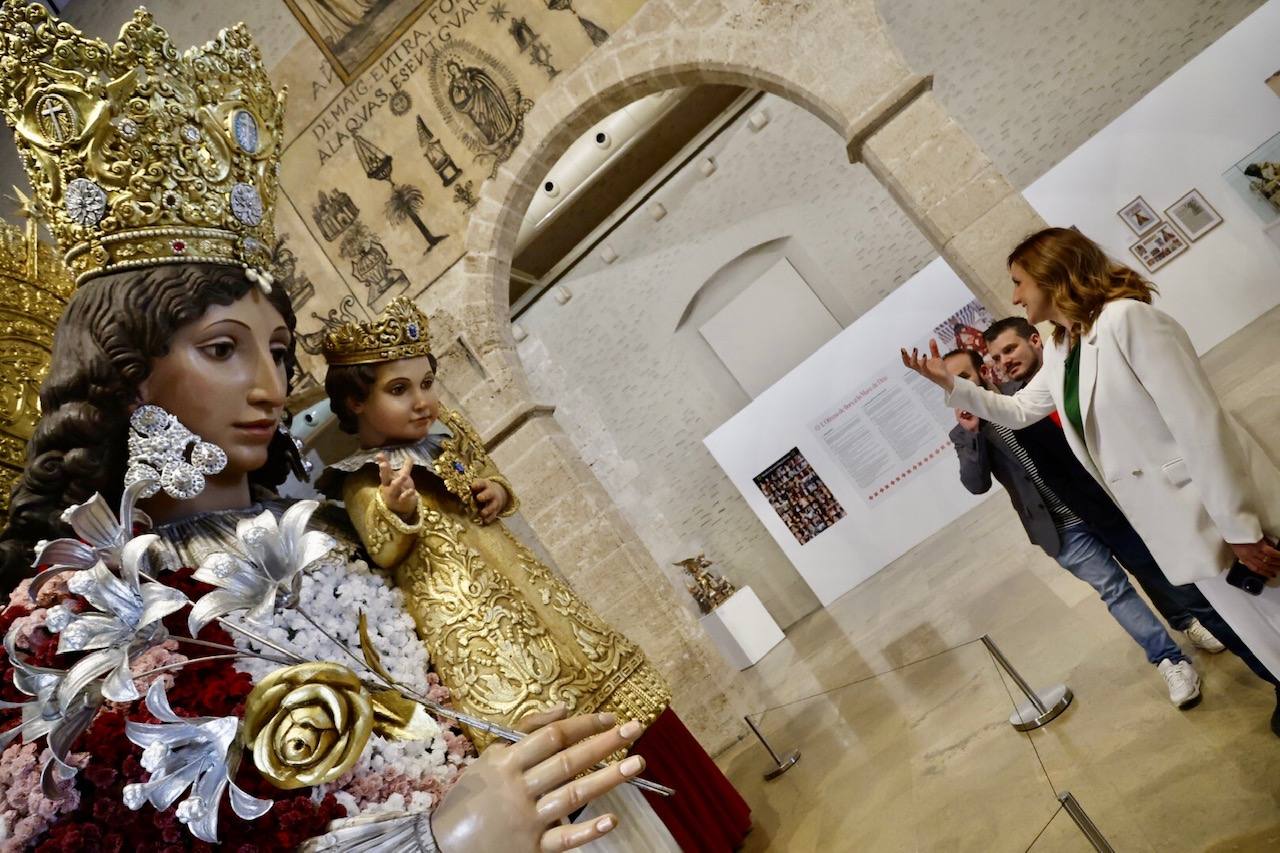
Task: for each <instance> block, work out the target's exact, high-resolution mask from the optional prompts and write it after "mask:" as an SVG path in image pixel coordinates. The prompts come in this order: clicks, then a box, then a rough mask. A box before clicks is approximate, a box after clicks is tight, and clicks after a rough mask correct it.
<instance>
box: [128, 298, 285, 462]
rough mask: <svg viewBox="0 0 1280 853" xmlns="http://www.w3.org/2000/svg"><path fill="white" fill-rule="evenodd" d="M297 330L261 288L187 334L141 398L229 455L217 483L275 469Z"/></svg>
mask: <svg viewBox="0 0 1280 853" xmlns="http://www.w3.org/2000/svg"><path fill="white" fill-rule="evenodd" d="M288 353H289V328H288V326H286V325H285V321H284V317H282V316H280V312H279V311H277V310H276V309H275V308H274V307H273V306H272V305H271V303H270V302H268V301H267V299H266V297H264V296H263V295H262V293H261V292H259V290H258V289H257V288H256V287H255V288H253V289H251V290H250V291H249V292H248V293H246V294H245V295H244V296H242V297H240V299H238V300H236V301H235V302H234V303H232V304H231V305H214V306H212V307H210V308H209V309H208V310H207V311H205V313H204V315H203V316H201V317H200V318H199V319H197V320H195V321H193V322H191V323H188V324H187V325H185V326H183V327H182V328H180V329H179V330H178V332H177V334H175V335H174V338H173V342H172V343H171V345H170V347H169V352H168V353H167V354H165V355H164V356H162V357H160V358H157V359H156V360H155V361H154V362H153V363H152V365H151V374H150V375H149V376H148V377H147V378H146V379H145V380H144V381H143V383H142V385H141V387H140V389H139V392H140V396H141V398H142V399H141V402H143V403H153V404H155V405H157V406H160V407H161V408H163V409H166V410H167V411H169V412H171V413H172V414H174V415H175V416H177V418H178V420H180V421H182V423H183V424H184V425H186V427H187V429H189V430H191V431H192V432H194V433H195V434H197V435H199V436H200V437H201V438H203V439H204V440H205V441H209V442H212V443H214V444H216V445H218V446H219V447H221V448H222V449H223V450H225V451H226V453H227V467H226V468H225V469H224V470H223V472H222V473H221V474H218V475H215V479H217V478H227V479H228V480H231V479H238V478H241V477H243V476H245V475H246V474H248V473H250V472H252V471H256V470H258V469H259V468H261V467H262V466H263V465H265V464H266V463H267V446H268V445H269V444H270V443H271V438H272V436H274V435H275V432H276V427H277V425H278V424H279V422H280V416H281V414H282V413H283V411H284V402H285V393H286V388H287V385H286V376H285V369H286V362H287V360H288Z"/></svg>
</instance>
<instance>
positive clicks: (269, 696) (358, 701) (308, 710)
mask: <svg viewBox="0 0 1280 853" xmlns="http://www.w3.org/2000/svg"><path fill="white" fill-rule="evenodd" d="M372 729H373V703H372V702H371V701H370V699H369V693H368V691H366V690H365V688H364V686H363V685H362V684H361V683H360V679H359V678H358V677H357V676H356V674H355V673H354V672H352V671H351V670H349V669H347V668H346V667H345V666H340V665H338V664H336V663H304V664H298V665H297V666H289V667H285V668H284V669H278V670H276V671H275V672H273V673H271V674H270V675H268V676H267V677H266V678H264V679H263V680H262V681H261V682H259V683H258V685H257V686H256V687H254V688H253V692H252V693H250V694H249V698H248V700H247V701H246V703H245V715H244V735H243V738H244V743H245V745H246V747H247V748H248V749H250V750H251V751H252V753H253V763H254V764H255V765H257V767H258V770H259V772H261V773H262V775H264V776H266V777H267V779H269V780H270V781H271V783H272V784H274V785H275V786H276V787H278V788H285V789H291V788H305V787H309V786H312V785H320V784H323V783H325V782H332V781H333V780H335V779H337V778H338V777H339V776H341V775H342V774H344V773H346V772H347V771H348V770H350V769H351V768H352V767H353V766H354V765H355V763H356V761H357V759H359V758H360V753H362V752H363V751H364V747H365V744H366V743H368V741H369V733H370V732H371V731H372Z"/></svg>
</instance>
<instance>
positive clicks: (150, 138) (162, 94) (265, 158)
mask: <svg viewBox="0 0 1280 853" xmlns="http://www.w3.org/2000/svg"><path fill="white" fill-rule="evenodd" d="M0 111H3V113H4V116H5V119H6V120H7V121H8V122H9V124H11V125H12V126H13V128H14V138H15V140H16V142H17V145H18V154H19V157H20V158H21V160H22V164H23V167H24V168H25V169H26V171H27V175H28V177H29V178H30V180H31V186H32V187H33V188H34V190H35V195H36V200H37V202H38V204H39V207H40V209H41V210H43V211H44V213H45V215H46V218H47V221H48V225H49V228H50V230H51V231H52V232H53V235H54V236H55V237H56V238H57V240H58V243H59V245H60V246H61V248H62V250H63V252H65V253H66V263H67V266H69V267H70V268H71V271H72V274H73V275H74V276H75V279H76V283H77V284H80V283H83V282H84V281H85V280H86V279H88V278H89V277H91V276H94V275H100V274H102V273H107V272H116V271H118V270H126V269H138V268H142V267H148V266H152V265H155V264H167V263H181V262H192V263H194V262H204V263H210V262H212V263H222V264H232V265H236V266H243V267H246V268H265V267H267V266H268V264H269V258H270V247H271V246H272V245H274V242H275V241H274V234H275V232H274V228H273V222H272V212H273V208H274V203H275V196H276V185H277V182H278V177H277V162H278V160H279V157H280V145H279V142H280V138H281V132H282V129H283V122H284V92H283V91H281V92H280V93H279V94H277V93H276V92H275V90H273V89H272V87H271V81H270V79H269V78H268V77H267V72H266V69H265V68H264V67H263V65H262V57H261V55H260V54H259V53H258V48H257V46H256V45H254V43H253V41H252V40H251V39H250V37H249V33H248V31H247V30H246V29H245V27H244V25H243V24H237V25H236V26H235V27H233V28H231V29H230V30H223V31H222V32H220V33H219V34H218V36H217V38H215V39H214V40H213V41H211V42H209V43H208V44H207V45H205V46H204V47H200V48H191V49H190V50H187V51H186V52H185V53H181V54H179V53H178V51H177V49H176V48H174V46H173V44H172V43H171V42H170V41H169V35H168V34H167V33H166V32H165V31H164V30H163V29H162V28H161V27H159V26H157V25H156V23H155V20H154V19H153V18H152V16H151V13H150V12H148V11H146V10H145V9H139V10H137V11H136V12H134V14H133V20H131V21H129V22H128V23H126V24H125V25H124V26H123V27H122V28H121V29H120V38H119V41H118V42H117V43H116V44H115V45H113V46H110V47H109V46H108V45H107V44H106V43H105V42H103V41H102V40H101V39H92V38H87V37H86V36H84V35H83V34H82V33H80V32H79V31H78V30H76V29H75V28H74V27H72V26H71V25H70V24H67V23H65V22H63V21H59V20H57V19H55V18H52V17H50V15H49V13H48V12H47V11H45V9H44V7H43V6H38V5H28V4H27V2H26V0H3V3H2V4H0Z"/></svg>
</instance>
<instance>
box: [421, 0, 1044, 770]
mask: <svg viewBox="0 0 1280 853" xmlns="http://www.w3.org/2000/svg"><path fill="white" fill-rule="evenodd" d="M711 83H719V84H725V83H727V84H734V85H740V86H744V87H749V88H757V89H763V90H765V91H768V92H771V93H774V94H777V95H779V96H781V97H784V98H786V99H788V100H791V101H793V102H795V103H797V104H799V105H801V106H803V107H805V108H806V109H808V110H809V111H811V112H813V113H814V114H815V115H817V116H819V117H820V118H821V119H822V120H823V121H824V122H825V123H826V124H827V125H828V126H830V127H832V128H833V129H834V130H835V131H836V132H837V133H839V134H840V135H841V138H843V139H844V140H845V141H846V144H847V145H848V149H849V152H850V160H851V161H861V162H864V163H865V164H866V165H867V166H868V167H869V168H870V170H871V171H872V172H873V174H875V176H876V177H877V179H878V180H880V181H881V183H883V184H884V185H885V186H886V187H887V188H888V190H889V192H890V193H891V195H892V196H893V197H894V198H895V200H896V201H897V202H898V203H899V204H900V205H901V206H902V207H903V208H904V209H905V210H906V212H907V214H908V215H909V216H910V217H911V218H912V220H913V221H914V222H915V223H916V224H917V226H918V227H920V228H921V229H922V231H923V232H924V233H925V234H926V235H927V236H928V237H929V239H930V240H931V242H933V244H934V246H935V247H936V248H937V249H938V250H939V251H940V252H941V253H942V254H943V255H944V257H946V258H947V259H948V261H949V262H951V264H952V266H953V267H955V268H956V269H957V271H958V272H959V273H960V275H961V277H962V278H964V279H965V280H966V282H967V283H968V284H969V285H970V287H971V288H973V289H974V290H975V291H976V292H977V293H978V295H979V296H980V298H983V300H984V301H986V302H987V303H988V304H989V305H990V307H992V308H995V309H997V310H1001V309H1005V308H1007V301H1006V300H1005V298H1004V297H1002V296H1000V295H998V291H997V288H999V291H1003V290H1004V288H1003V284H1002V283H1003V280H1004V271H1003V268H1002V265H1001V264H999V262H997V265H996V266H994V267H993V265H992V264H991V262H990V259H991V258H992V257H998V258H1002V257H1003V254H1002V253H1001V252H1000V251H996V250H995V249H996V247H998V246H1007V245H1009V239H1010V237H1013V238H1014V239H1016V238H1017V237H1021V236H1022V235H1023V234H1025V233H1026V232H1027V231H1029V230H1031V229H1032V228H1034V227H1036V225H1037V224H1038V223H1039V219H1038V217H1036V216H1035V214H1034V213H1033V212H1032V211H1031V210H1030V208H1029V206H1027V205H1026V202H1025V201H1024V200H1023V199H1022V197H1021V195H1020V194H1018V193H1017V192H1015V191H1014V190H1013V189H1012V187H1010V186H1009V184H1008V182H1007V181H1006V180H1004V178H1003V176H1001V175H1000V174H999V172H998V171H996V170H995V169H994V167H992V166H991V164H990V161H989V160H988V159H987V158H986V157H985V156H984V155H983V154H982V152H981V150H980V149H978V147H977V146H976V144H975V143H974V142H973V141H972V140H971V139H970V138H969V137H968V135H967V134H966V133H965V132H964V131H963V130H962V129H961V128H960V127H959V125H957V124H956V123H955V122H954V121H953V120H952V119H951V118H950V116H948V115H947V114H946V111H945V110H943V109H942V108H941V107H940V106H939V105H938V104H937V102H936V101H935V100H934V99H933V97H932V95H931V93H930V92H929V83H930V80H929V78H928V77H925V76H922V75H920V74H916V73H914V72H912V71H911V70H910V69H909V68H907V66H906V64H905V62H904V61H903V60H902V58H901V56H900V55H899V54H898V52H897V50H896V49H895V48H894V47H893V46H892V44H891V43H890V41H889V39H888V36H887V34H886V33H885V30H884V26H883V23H882V21H881V19H880V16H879V13H878V11H877V9H876V7H875V2H874V0H800V2H794V3H759V2H751V3H748V2H745V1H744V0H720V1H719V2H713V0H693V1H692V2H675V0H648V2H647V3H646V4H645V5H644V6H643V7H642V8H641V9H640V10H639V11H638V12H637V13H636V15H635V16H634V17H633V18H632V19H631V21H630V22H629V23H628V24H627V25H626V26H625V27H623V28H622V29H620V30H619V31H618V32H617V33H615V34H614V36H613V37H612V38H611V39H610V40H609V41H608V42H606V43H605V45H603V46H602V47H601V48H599V49H598V50H596V51H595V52H594V53H592V54H591V55H590V56H589V57H588V58H587V60H586V61H584V63H583V64H582V65H581V66H579V67H578V68H577V69H575V70H574V71H573V72H572V73H570V74H567V75H565V76H564V77H563V78H562V79H561V80H560V81H559V82H558V83H557V85H556V86H555V87H553V88H552V89H551V90H549V91H548V92H547V93H546V94H545V95H544V96H543V97H542V98H541V99H540V101H539V102H538V104H537V106H535V107H534V109H533V110H532V111H531V112H530V113H529V114H528V116H526V122H525V136H524V139H523V141H522V143H521V145H520V146H519V147H518V148H517V149H516V151H515V153H514V154H513V155H512V157H511V158H510V159H509V160H508V161H507V162H506V163H504V164H503V165H502V167H501V168H500V169H499V170H498V172H497V174H496V176H495V177H494V178H493V179H491V180H489V181H487V182H486V183H485V184H484V185H483V186H482V187H481V191H480V196H481V197H480V201H479V204H478V205H477V208H476V210H475V211H474V213H473V216H472V218H471V221H470V225H469V228H468V231H467V254H466V256H465V258H464V260H463V262H462V268H461V269H462V276H461V280H460V281H459V282H457V286H458V289H455V290H453V291H451V292H452V294H453V295H454V296H455V297H458V302H459V303H460V304H457V311H456V313H457V314H458V315H459V316H460V319H461V321H462V323H463V324H464V325H465V327H466V332H467V337H468V339H469V341H470V344H471V346H472V348H473V350H474V353H475V355H476V357H477V358H478V359H479V362H480V370H479V371H478V374H477V375H476V376H474V377H473V380H474V381H473V383H472V387H470V388H467V389H461V390H460V391H459V394H458V396H459V397H460V399H461V401H462V403H463V405H465V406H467V407H468V409H469V410H470V411H471V412H472V414H473V417H475V419H476V421H477V425H478V426H479V427H480V428H481V430H482V432H484V433H485V434H486V435H487V436H488V437H489V438H490V443H491V445H493V446H494V455H495V457H496V458H497V459H498V462H499V464H501V465H503V467H504V468H506V469H507V472H508V475H509V476H513V480H514V481H515V482H516V484H517V486H518V487H519V486H520V485H521V483H522V481H523V482H527V483H529V484H530V485H534V484H536V488H534V489H533V491H535V497H537V498H539V499H540V500H542V501H543V502H544V505H546V509H544V510H543V511H542V512H541V513H538V512H531V513H530V514H529V520H530V522H531V524H532V526H533V528H534V530H535V532H536V533H537V534H538V536H539V538H540V539H541V540H542V541H543V544H545V545H546V546H547V548H548V549H549V550H550V551H551V553H552V555H553V556H554V557H555V558H556V560H557V562H558V563H559V564H560V565H561V566H562V567H563V568H564V569H565V570H566V573H567V575H568V576H569V578H570V580H572V581H573V582H574V584H575V585H576V586H578V587H579V589H580V591H581V592H582V593H583V594H584V596H585V597H586V598H587V599H588V601H591V602H592V603H593V604H594V605H596V606H597V607H598V608H599V609H600V610H601V613H602V615H604V616H605V617H606V618H608V619H611V620H612V621H615V622H616V623H617V624H619V626H620V627H622V628H624V629H625V630H627V631H628V633H630V634H632V636H633V637H634V638H635V639H636V640H637V641H638V642H640V643H641V645H642V646H643V647H644V648H645V649H646V650H647V651H648V653H649V654H650V656H651V657H653V658H654V660H655V662H656V663H657V664H658V665H659V667H660V668H661V669H663V670H664V672H665V673H666V674H667V675H668V677H669V678H671V679H672V680H673V682H677V683H675V684H674V685H673V686H674V687H675V691H674V692H675V702H674V704H675V706H676V707H677V709H678V710H679V711H680V713H681V714H682V715H684V716H685V717H686V718H687V719H688V720H689V723H690V726H691V728H693V729H694V731H695V732H697V733H698V734H699V735H700V736H701V737H702V738H703V740H704V743H706V744H707V745H708V747H709V748H711V749H713V750H714V749H716V748H718V747H721V746H723V745H726V744H727V743H728V742H731V740H732V739H733V738H734V737H736V736H737V735H738V734H739V731H738V729H739V727H738V726H737V722H736V718H737V717H738V716H739V715H740V714H741V713H742V712H743V710H744V709H743V707H742V705H741V702H742V699H741V698H740V697H739V696H736V695H733V692H732V691H731V690H730V687H731V684H732V680H733V679H732V676H731V675H730V674H729V673H727V672H725V671H724V669H725V668H724V666H723V664H722V662H721V660H720V659H719V657H718V655H717V654H716V653H715V652H714V651H713V650H712V648H711V647H710V644H709V642H708V641H707V638H706V636H705V634H703V633H702V632H701V631H700V629H698V627H697V626H696V624H694V623H693V621H692V619H691V618H689V617H688V616H687V614H685V612H684V610H683V608H682V607H681V605H680V604H679V602H678V601H677V600H676V599H675V597H674V596H675V591H674V590H673V589H669V588H667V589H663V588H662V587H663V586H665V585H657V584H653V583H652V582H651V581H652V578H653V574H652V572H653V571H657V567H656V566H654V565H653V562H652V558H651V557H649V555H648V553H647V551H645V549H644V547H643V546H642V545H641V544H640V542H639V540H638V538H637V537H636V535H635V533H634V531H631V530H630V528H629V526H628V525H627V523H626V521H625V519H623V518H622V517H621V515H620V514H619V513H618V512H617V509H616V507H614V506H613V503H612V500H611V499H610V498H609V496H608V494H607V493H606V492H605V491H604V489H603V487H602V486H601V485H600V483H599V482H598V481H597V480H596V479H595V478H594V476H593V475H592V474H591V472H590V470H589V469H588V468H587V466H586V465H585V464H584V463H583V462H582V459H581V456H580V455H579V454H578V453H577V451H576V449H575V448H574V447H573V445H572V443H571V442H569V440H568V438H567V436H566V435H565V434H564V433H563V431H562V430H561V429H560V428H559V426H558V425H557V424H556V423H555V420H554V417H552V416H551V412H552V411H553V410H552V409H551V408H549V407H547V406H540V405H538V404H537V401H535V400H534V398H533V395H532V393H531V391H530V388H529V384H528V381H527V378H526V376H525V372H524V368H523V366H522V364H521V363H520V361H519V357H518V356H517V354H516V344H515V339H514V337H513V335H512V331H511V324H510V320H509V307H510V306H509V298H508V278H509V274H510V267H511V261H512V256H513V254H514V248H515V242H516V236H517V233H518V230H519V226H520V222H521V219H522V217H523V214H524V211H525V209H526V208H527V207H528V204H529V202H530V200H531V199H532V198H533V194H534V192H535V191H536V189H537V186H538V184H539V182H540V181H541V179H542V176H543V175H544V174H545V173H546V171H547V170H548V169H549V168H550V166H551V165H552V164H553V163H554V162H555V160H556V159H557V158H558V157H559V156H560V155H561V154H562V153H563V152H564V151H565V150H566V149H567V148H568V146H569V145H570V144H571V143H572V142H573V140H574V139H576V138H577V137H578V136H579V135H581V134H582V133H583V132H584V131H586V130H587V129H588V128H589V127H590V126H591V125H593V124H594V123H596V122H597V121H599V120H600V119H602V118H604V117H605V116H606V115H608V114H609V113H611V112H613V111H614V110H617V109H619V108H621V107H622V106H625V105H626V104H627V103H630V102H632V101H634V100H636V99H638V98H640V97H644V96H645V95H648V94H651V93H653V92H657V91H661V90H664V89H669V88H673V87H678V86H691V85H699V84H711ZM459 290H460V292H459ZM435 298H436V299H439V298H440V296H437V297H435ZM430 301H432V299H431V297H430V296H428V302H430ZM1002 313H1003V311H1002ZM521 470H524V471H525V472H527V473H526V475H525V476H524V477H522V476H521ZM526 478H527V479H526ZM597 538H604V539H605V540H607V541H608V543H609V545H610V546H611V548H612V550H610V551H609V552H608V553H607V554H601V553H599V551H600V548H598V547H595V540H596V539H597ZM593 559H594V560H596V562H594V563H590V565H591V570H590V571H589V572H588V571H575V570H574V566H575V565H581V564H582V563H583V561H584V560H585V561H588V562H590V561H591V560H593ZM593 573H594V574H595V575H603V574H609V573H613V574H611V575H610V576H609V577H608V578H607V581H608V582H607V583H604V582H603V579H602V578H601V577H592V574H593ZM619 590H624V591H628V592H631V593H632V594H633V595H635V596H637V599H636V601H635V602H632V604H634V605H636V606H637V607H638V609H641V610H643V609H645V608H648V607H652V608H654V609H656V610H658V611H661V612H663V613H664V614H666V615H668V616H670V614H672V613H679V614H682V620H683V621H681V619H677V620H676V621H677V622H679V623H680V624H678V625H676V626H671V625H657V624H654V625H645V624H638V623H637V622H636V617H635V612H634V611H635V609H637V608H633V609H631V610H627V609H620V605H619V604H618V602H619V601H624V600H625V595H620V594H619ZM680 682H683V684H682V683H680Z"/></svg>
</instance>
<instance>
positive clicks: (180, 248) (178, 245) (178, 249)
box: [172, 240, 187, 255]
mask: <svg viewBox="0 0 1280 853" xmlns="http://www.w3.org/2000/svg"><path fill="white" fill-rule="evenodd" d="M172 245H173V253H174V254H175V255H181V254H185V253H186V251H187V243H186V241H185V240H174V241H173V244H172Z"/></svg>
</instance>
